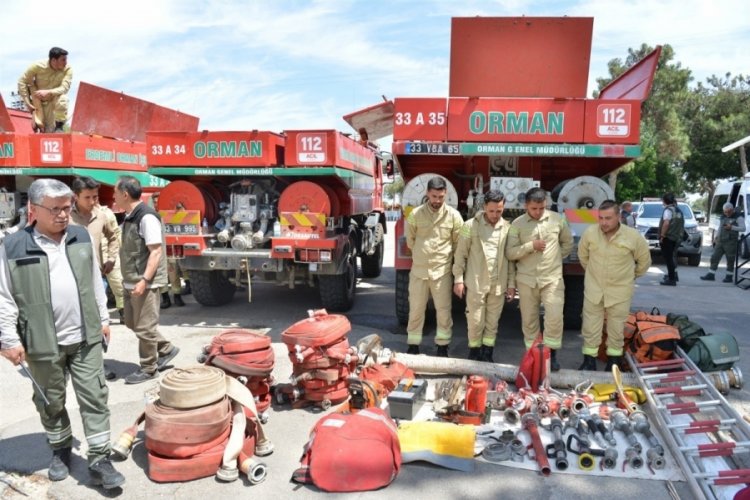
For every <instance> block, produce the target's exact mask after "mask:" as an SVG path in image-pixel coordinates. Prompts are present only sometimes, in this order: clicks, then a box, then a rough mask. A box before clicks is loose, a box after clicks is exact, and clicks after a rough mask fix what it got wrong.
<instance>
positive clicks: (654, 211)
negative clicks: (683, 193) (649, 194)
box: [638, 203, 694, 219]
mask: <svg viewBox="0 0 750 500" xmlns="http://www.w3.org/2000/svg"><path fill="white" fill-rule="evenodd" d="M678 206H679V207H680V211H681V212H682V215H683V217H685V218H686V219H693V218H694V217H693V211H692V210H690V207H689V206H688V205H687V204H685V203H678ZM663 212H664V206H663V205H662V204H660V203H644V204H643V211H642V212H641V213H640V214H639V215H638V218H639V219H659V218H660V217H661V214H662V213H663Z"/></svg>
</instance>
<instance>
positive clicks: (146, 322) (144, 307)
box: [124, 288, 172, 373]
mask: <svg viewBox="0 0 750 500" xmlns="http://www.w3.org/2000/svg"><path fill="white" fill-rule="evenodd" d="M124 297H125V326H127V327H128V328H130V329H131V330H133V332H135V336H136V337H138V355H139V356H140V358H141V370H143V371H144V372H147V373H153V372H155V371H156V361H157V360H158V359H159V356H164V355H165V354H167V353H169V352H170V351H171V350H172V344H171V343H170V342H169V341H168V340H167V339H165V338H164V337H163V336H162V335H161V333H159V303H160V299H161V297H160V294H159V289H158V288H149V289H147V290H146V291H145V292H144V294H143V295H141V296H139V297H134V296H133V294H132V290H127V289H126V290H125V295H124Z"/></svg>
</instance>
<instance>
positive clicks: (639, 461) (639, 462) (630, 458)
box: [625, 446, 643, 469]
mask: <svg viewBox="0 0 750 500" xmlns="http://www.w3.org/2000/svg"><path fill="white" fill-rule="evenodd" d="M625 461H626V462H627V463H628V464H629V465H630V466H631V467H632V468H633V469H640V468H641V467H643V457H641V454H640V452H639V451H638V450H636V449H635V448H634V447H632V446H631V447H629V448H628V449H627V450H625Z"/></svg>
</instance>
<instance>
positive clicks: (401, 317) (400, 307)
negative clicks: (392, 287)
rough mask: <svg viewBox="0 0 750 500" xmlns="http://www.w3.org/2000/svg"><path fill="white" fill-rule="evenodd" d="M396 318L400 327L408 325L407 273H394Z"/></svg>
mask: <svg viewBox="0 0 750 500" xmlns="http://www.w3.org/2000/svg"><path fill="white" fill-rule="evenodd" d="M396 318H397V319H398V324H399V325H401V326H406V324H407V323H409V271H396Z"/></svg>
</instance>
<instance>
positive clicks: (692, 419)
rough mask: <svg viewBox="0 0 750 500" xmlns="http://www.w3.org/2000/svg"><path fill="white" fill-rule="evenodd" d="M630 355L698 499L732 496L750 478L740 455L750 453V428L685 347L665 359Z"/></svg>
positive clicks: (656, 418) (658, 423) (657, 421)
mask: <svg viewBox="0 0 750 500" xmlns="http://www.w3.org/2000/svg"><path fill="white" fill-rule="evenodd" d="M626 359H627V361H628V363H629V364H630V367H631V369H632V371H633V374H634V375H635V376H636V377H637V378H638V380H639V381H640V385H641V387H642V388H643V389H644V390H645V392H646V397H647V399H648V402H649V405H648V408H649V409H650V411H652V412H653V418H654V423H655V425H656V426H657V427H658V428H659V430H660V431H661V432H662V434H663V436H664V439H665V445H666V447H667V448H668V449H669V450H671V451H672V453H673V455H674V456H675V459H676V460H677V463H678V464H679V466H680V468H681V469H682V471H683V473H684V475H685V478H686V480H687V482H688V485H689V486H690V489H691V490H692V492H693V494H694V495H695V496H696V497H697V498H704V497H705V498H710V499H713V498H731V497H732V496H733V495H734V494H735V493H736V492H737V491H739V490H740V489H741V488H742V487H743V486H744V485H745V483H748V482H750V469H743V468H741V465H740V463H739V462H738V461H737V457H736V455H737V454H740V453H742V454H747V453H748V452H750V426H749V425H748V424H747V422H745V421H744V420H743V419H742V417H741V416H740V415H739V413H737V411H736V410H735V409H734V408H733V407H732V406H731V405H730V404H729V403H728V402H727V400H726V399H724V397H723V396H722V395H721V394H720V392H719V391H718V390H717V389H716V387H714V386H713V385H712V384H711V382H710V381H709V380H708V378H707V376H706V375H705V374H704V373H703V372H702V371H701V370H699V369H698V367H697V366H696V365H695V363H694V362H693V361H692V360H691V359H690V358H689V357H688V356H687V354H685V351H683V350H682V349H681V348H679V347H678V348H677V349H676V350H675V356H674V357H673V358H671V359H666V360H661V361H650V362H645V363H638V362H637V361H636V360H635V359H634V358H633V356H632V355H631V354H630V353H627V354H626ZM613 371H614V370H613ZM618 418H619V417H618ZM638 419H639V417H638V416H635V419H634V420H633V422H634V425H635V426H636V427H637V426H638V425H639V424H638V422H639V421H638ZM649 443H650V444H651V445H652V449H653V448H655V446H654V443H653V442H652V441H651V439H649ZM652 466H653V465H652Z"/></svg>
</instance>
